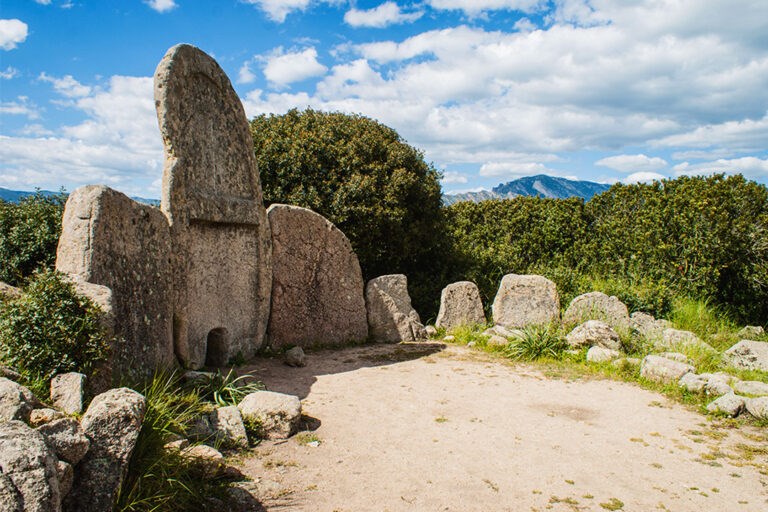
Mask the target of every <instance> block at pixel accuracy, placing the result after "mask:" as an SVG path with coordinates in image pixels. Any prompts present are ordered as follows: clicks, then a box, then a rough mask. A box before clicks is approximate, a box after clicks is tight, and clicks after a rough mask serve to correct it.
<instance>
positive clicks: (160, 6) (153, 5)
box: [144, 0, 177, 12]
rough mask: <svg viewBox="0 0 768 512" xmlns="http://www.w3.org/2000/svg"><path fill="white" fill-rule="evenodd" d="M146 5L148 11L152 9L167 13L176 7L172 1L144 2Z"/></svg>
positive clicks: (154, 0)
mask: <svg viewBox="0 0 768 512" xmlns="http://www.w3.org/2000/svg"><path fill="white" fill-rule="evenodd" d="M144 3H146V4H147V5H148V6H149V8H150V9H154V10H155V11H157V12H167V11H170V10H172V9H175V8H176V7H177V5H176V2H175V1H174V0H146V1H145V2H144Z"/></svg>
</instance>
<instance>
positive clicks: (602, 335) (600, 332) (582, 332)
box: [565, 320, 621, 350]
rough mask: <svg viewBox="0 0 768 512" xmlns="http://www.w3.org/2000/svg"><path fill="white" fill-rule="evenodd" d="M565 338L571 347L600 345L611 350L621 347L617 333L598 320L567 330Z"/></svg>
mask: <svg viewBox="0 0 768 512" xmlns="http://www.w3.org/2000/svg"><path fill="white" fill-rule="evenodd" d="M565 339H566V340H567V341H568V345H570V346H571V347H573V348H579V347H593V346H600V347H605V348H607V349H611V350H619V349H621V340H620V339H619V335H618V333H617V332H616V331H614V330H613V329H612V328H611V326H610V325H608V324H606V323H605V322H602V321H600V320H588V321H586V322H584V323H583V324H581V325H579V326H577V327H576V328H574V329H573V330H572V331H571V332H569V333H568V335H567V336H566V337H565Z"/></svg>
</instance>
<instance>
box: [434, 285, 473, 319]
mask: <svg viewBox="0 0 768 512" xmlns="http://www.w3.org/2000/svg"><path fill="white" fill-rule="evenodd" d="M484 323H485V312H484V311H483V302H482V301H481V300H480V290H478V288H477V285H476V284H475V283H473V282H471V281H459V282H458V283H451V284H449V285H448V286H446V287H445V288H443V291H442V293H441V294H440V310H439V312H438V313H437V320H436V321H435V327H438V328H440V327H442V328H444V329H446V330H449V331H450V330H451V329H453V328H454V327H459V326H462V325H477V324H484Z"/></svg>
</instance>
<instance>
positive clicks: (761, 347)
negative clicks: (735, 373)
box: [723, 340, 768, 372]
mask: <svg viewBox="0 0 768 512" xmlns="http://www.w3.org/2000/svg"><path fill="white" fill-rule="evenodd" d="M723 359H725V360H726V361H727V362H728V363H730V364H731V365H732V366H733V367H734V368H741V369H744V370H762V371H764V372H768V342H765V341H751V340H741V341H740V342H738V343H737V344H735V345H734V346H732V347H731V348H729V349H728V350H726V351H725V353H724V354H723Z"/></svg>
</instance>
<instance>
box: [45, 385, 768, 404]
mask: <svg viewBox="0 0 768 512" xmlns="http://www.w3.org/2000/svg"><path fill="white" fill-rule="evenodd" d="M733 389H734V390H735V391H736V392H737V393H739V394H741V395H752V396H768V384H766V383H765V382H759V381H756V380H741V381H739V382H736V383H734V385H733ZM33 412H34V411H33Z"/></svg>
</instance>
